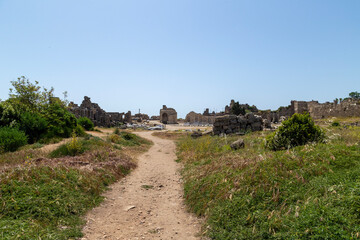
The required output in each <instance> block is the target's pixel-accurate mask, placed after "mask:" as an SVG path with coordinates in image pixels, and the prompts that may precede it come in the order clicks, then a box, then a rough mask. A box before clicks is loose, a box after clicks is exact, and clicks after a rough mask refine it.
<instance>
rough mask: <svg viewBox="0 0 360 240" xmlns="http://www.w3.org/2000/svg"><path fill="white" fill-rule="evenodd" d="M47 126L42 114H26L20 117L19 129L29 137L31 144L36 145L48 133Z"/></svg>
mask: <svg viewBox="0 0 360 240" xmlns="http://www.w3.org/2000/svg"><path fill="white" fill-rule="evenodd" d="M47 124H48V123H47V121H46V120H45V119H44V118H43V117H42V116H41V115H40V114H38V113H29V112H24V113H23V114H21V116H20V123H19V129H20V130H21V131H23V132H25V134H26V135H27V136H28V139H29V143H34V142H36V141H38V140H39V139H40V138H41V136H42V135H43V134H44V133H45V132H46V128H47Z"/></svg>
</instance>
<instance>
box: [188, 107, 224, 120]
mask: <svg viewBox="0 0 360 240" xmlns="http://www.w3.org/2000/svg"><path fill="white" fill-rule="evenodd" d="M223 115H225V113H215V112H212V113H210V112H209V109H208V108H207V109H206V110H205V111H204V113H203V114H201V113H196V112H194V111H191V112H189V113H188V114H187V115H186V117H185V122H186V123H190V124H194V123H197V124H213V123H214V122H215V117H217V116H223Z"/></svg>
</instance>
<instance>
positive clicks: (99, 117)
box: [69, 96, 131, 127]
mask: <svg viewBox="0 0 360 240" xmlns="http://www.w3.org/2000/svg"><path fill="white" fill-rule="evenodd" d="M69 111H70V112H72V113H73V114H74V115H75V117H77V118H79V117H87V118H89V119H90V120H91V121H92V122H93V123H94V125H95V126H100V127H113V126H116V125H118V124H119V123H124V122H128V123H130V122H131V112H130V111H129V112H128V113H127V114H124V113H118V112H105V111H104V110H103V109H102V108H101V107H100V106H99V105H98V104H97V103H92V102H91V100H90V98H89V97H87V96H85V97H84V100H83V101H82V103H81V105H80V106H79V105H77V104H75V103H73V102H70V104H69ZM124 115H125V119H124ZM128 115H130V118H129V117H127V116H128Z"/></svg>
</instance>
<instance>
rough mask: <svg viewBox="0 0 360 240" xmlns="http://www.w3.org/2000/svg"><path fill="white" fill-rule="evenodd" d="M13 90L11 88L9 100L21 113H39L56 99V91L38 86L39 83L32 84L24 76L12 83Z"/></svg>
mask: <svg viewBox="0 0 360 240" xmlns="http://www.w3.org/2000/svg"><path fill="white" fill-rule="evenodd" d="M11 84H12V86H13V88H10V93H9V99H8V101H10V102H11V103H12V104H13V106H14V107H16V108H18V109H19V110H20V111H21V112H37V111H40V110H42V109H44V108H45V107H47V106H48V105H49V104H50V101H51V98H53V97H54V94H53V92H54V89H53V88H51V89H50V90H47V89H46V88H43V90H41V87H40V86H39V85H38V84H39V82H37V81H35V83H32V82H30V81H29V79H27V78H26V77H24V76H21V77H19V78H18V79H17V80H16V81H11Z"/></svg>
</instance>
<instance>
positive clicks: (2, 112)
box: [0, 100, 20, 127]
mask: <svg viewBox="0 0 360 240" xmlns="http://www.w3.org/2000/svg"><path fill="white" fill-rule="evenodd" d="M19 118H20V113H19V111H18V110H17V109H16V108H15V107H14V106H13V104H11V103H10V102H9V100H7V101H4V102H0V126H2V127H6V126H10V127H13V126H15V125H16V124H17V123H18V122H19Z"/></svg>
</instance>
